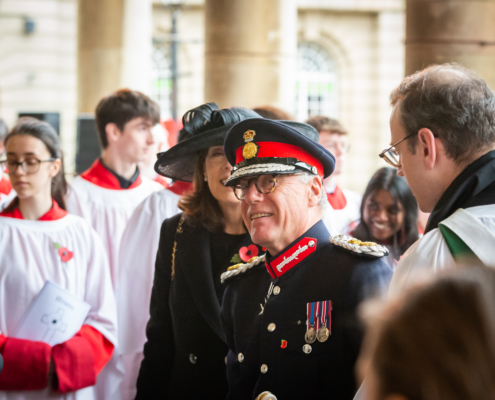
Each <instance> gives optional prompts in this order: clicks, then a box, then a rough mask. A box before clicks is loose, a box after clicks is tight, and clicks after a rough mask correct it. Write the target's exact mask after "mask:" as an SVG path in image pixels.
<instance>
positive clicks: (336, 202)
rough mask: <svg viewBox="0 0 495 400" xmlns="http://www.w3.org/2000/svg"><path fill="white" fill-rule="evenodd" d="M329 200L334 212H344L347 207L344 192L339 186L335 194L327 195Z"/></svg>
mask: <svg viewBox="0 0 495 400" xmlns="http://www.w3.org/2000/svg"><path fill="white" fill-rule="evenodd" d="M327 199H328V202H329V203H330V205H331V206H332V208H333V209H334V210H343V209H344V208H345V206H346V205H347V199H346V198H345V194H344V191H343V190H342V189H341V188H340V186H339V185H337V186H336V187H335V190H334V191H333V193H327Z"/></svg>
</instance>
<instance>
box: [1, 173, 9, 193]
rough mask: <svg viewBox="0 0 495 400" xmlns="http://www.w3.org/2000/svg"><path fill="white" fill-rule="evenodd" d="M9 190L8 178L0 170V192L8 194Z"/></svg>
mask: <svg viewBox="0 0 495 400" xmlns="http://www.w3.org/2000/svg"><path fill="white" fill-rule="evenodd" d="M11 191H12V185H11V184H10V180H9V179H8V178H7V177H6V176H5V175H4V174H3V173H2V172H1V171H0V194H9V193H10V192H11Z"/></svg>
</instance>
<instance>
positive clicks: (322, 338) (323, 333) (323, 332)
mask: <svg viewBox="0 0 495 400" xmlns="http://www.w3.org/2000/svg"><path fill="white" fill-rule="evenodd" d="M329 336H330V332H329V331H328V329H327V327H326V326H325V325H323V326H322V327H321V328H320V330H319V331H318V334H317V335H316V338H317V339H318V341H319V342H320V343H323V342H326V341H327V339H328V337H329Z"/></svg>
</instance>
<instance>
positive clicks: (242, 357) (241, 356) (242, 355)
mask: <svg viewBox="0 0 495 400" xmlns="http://www.w3.org/2000/svg"><path fill="white" fill-rule="evenodd" d="M237 359H238V360H239V362H243V361H244V354H242V353H239V355H238V356H237Z"/></svg>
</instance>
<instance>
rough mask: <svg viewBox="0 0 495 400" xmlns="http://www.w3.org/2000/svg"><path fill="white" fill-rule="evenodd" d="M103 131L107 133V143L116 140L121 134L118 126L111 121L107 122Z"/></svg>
mask: <svg viewBox="0 0 495 400" xmlns="http://www.w3.org/2000/svg"><path fill="white" fill-rule="evenodd" d="M105 133H106V134H107V142H108V143H109V144H110V143H114V142H116V141H118V140H119V138H120V136H121V135H122V132H121V131H120V129H119V127H118V126H117V125H116V124H114V123H113V122H109V123H108V124H107V125H106V126H105Z"/></svg>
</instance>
